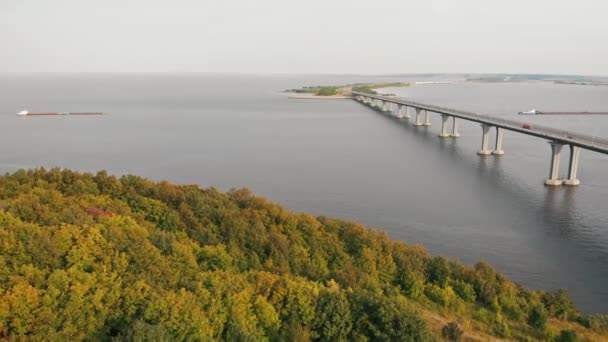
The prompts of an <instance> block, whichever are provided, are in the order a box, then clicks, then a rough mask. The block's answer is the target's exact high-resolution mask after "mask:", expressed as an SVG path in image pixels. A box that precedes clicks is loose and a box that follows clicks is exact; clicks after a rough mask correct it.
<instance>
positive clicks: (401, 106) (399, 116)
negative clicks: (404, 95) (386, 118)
mask: <svg viewBox="0 0 608 342" xmlns="http://www.w3.org/2000/svg"><path fill="white" fill-rule="evenodd" d="M403 108H405V110H407V107H406V106H404V105H401V104H400V105H397V118H399V119H401V118H402V117H403V114H401V113H402V112H403Z"/></svg>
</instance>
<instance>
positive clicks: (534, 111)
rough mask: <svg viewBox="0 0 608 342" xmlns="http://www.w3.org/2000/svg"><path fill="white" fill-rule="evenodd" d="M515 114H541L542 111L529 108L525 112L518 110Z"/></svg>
mask: <svg viewBox="0 0 608 342" xmlns="http://www.w3.org/2000/svg"><path fill="white" fill-rule="evenodd" d="M517 114H519V115H538V114H542V113H541V111H539V110H536V109H530V110H527V111H525V112H518V113H517Z"/></svg>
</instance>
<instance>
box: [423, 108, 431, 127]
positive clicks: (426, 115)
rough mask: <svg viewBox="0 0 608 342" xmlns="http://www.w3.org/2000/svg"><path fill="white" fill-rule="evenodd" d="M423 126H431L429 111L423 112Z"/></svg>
mask: <svg viewBox="0 0 608 342" xmlns="http://www.w3.org/2000/svg"><path fill="white" fill-rule="evenodd" d="M424 125H425V126H430V125H431V117H430V115H429V111H428V110H425V111H424Z"/></svg>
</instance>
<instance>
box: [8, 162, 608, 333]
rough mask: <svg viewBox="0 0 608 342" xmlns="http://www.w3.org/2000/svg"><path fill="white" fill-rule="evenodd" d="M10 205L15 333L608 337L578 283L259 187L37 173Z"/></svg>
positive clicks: (16, 184) (24, 176) (20, 181)
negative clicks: (515, 275)
mask: <svg viewBox="0 0 608 342" xmlns="http://www.w3.org/2000/svg"><path fill="white" fill-rule="evenodd" d="M0 199H2V200H1V202H0V204H1V208H2V210H0V236H2V240H3V241H6V242H8V245H7V246H9V245H10V248H8V247H7V248H2V247H1V246H0V260H4V262H3V263H2V264H0V266H1V268H0V270H2V272H0V285H1V288H2V289H4V291H3V292H0V333H1V336H4V337H7V338H8V339H19V338H21V337H25V336H27V337H29V338H34V339H36V338H42V337H44V338H48V339H50V340H80V339H85V338H86V337H87V336H95V337H96V338H98V339H111V338H115V337H117V336H118V337H119V336H131V337H133V338H134V339H138V338H139V337H144V336H145V337H147V338H148V339H156V338H157V337H159V338H160V337H163V338H164V339H169V340H183V339H195V340H196V339H228V340H232V339H233V338H231V337H232V336H241V337H242V338H243V339H255V340H263V339H266V338H268V339H271V338H273V337H274V338H276V339H279V340H310V339H311V338H312V337H316V338H320V339H327V340H361V339H363V338H369V339H387V340H416V341H433V340H438V339H440V338H441V337H443V338H446V339H451V338H453V337H454V336H461V335H463V336H465V337H467V338H468V339H469V340H470V341H484V340H488V339H496V338H502V339H516V340H524V339H525V340H528V341H541V340H542V341H545V340H551V339H553V338H554V337H556V336H559V335H560V334H562V335H563V334H569V335H577V336H579V337H582V338H587V339H589V340H594V341H599V340H605V339H608V326H606V323H607V322H606V321H607V320H608V318H607V317H605V316H602V317H600V316H595V317H594V316H583V315H581V314H580V313H579V312H578V310H577V309H576V308H575V306H574V304H573V303H572V301H571V300H570V298H569V297H568V295H567V294H566V293H565V292H563V291H551V292H545V291H532V290H527V289H524V288H522V287H521V286H519V285H518V284H515V283H513V282H512V281H510V280H508V279H507V278H506V277H505V276H504V275H502V274H500V273H498V272H497V271H496V270H494V269H493V268H492V267H491V266H490V265H489V264H487V263H485V262H478V263H477V264H475V266H474V267H471V266H467V265H464V264H462V263H460V262H458V261H454V260H448V259H446V258H444V257H437V256H432V255H430V254H429V253H427V252H426V251H425V250H424V248H422V247H421V246H411V245H407V244H405V243H403V242H397V241H395V240H391V239H389V238H387V237H386V235H385V234H383V233H381V232H378V231H374V230H370V229H368V228H366V227H364V226H362V225H360V224H357V223H353V222H347V221H342V220H338V219H332V218H327V217H314V216H312V215H310V214H306V213H294V212H291V211H289V210H286V209H285V208H284V207H282V206H279V205H277V204H275V203H273V202H271V201H269V200H267V199H265V198H262V197H258V196H255V195H254V194H252V193H251V192H250V191H249V190H246V189H237V190H232V191H230V192H227V193H223V192H220V191H218V190H216V189H214V188H207V189H202V188H199V187H197V186H193V185H174V184H171V183H169V182H166V181H164V182H153V181H150V180H147V179H144V178H141V177H138V176H133V175H127V176H123V177H121V178H116V177H114V176H111V175H108V174H107V173H106V172H104V171H102V172H98V173H97V174H87V173H85V174H82V173H78V172H73V171H70V170H60V169H52V170H50V171H47V170H44V169H34V170H20V171H17V172H16V173H14V174H10V175H5V176H0ZM49 199H52V200H49ZM42 299H44V300H42ZM164 308H171V309H170V310H165V309H164ZM24 317H26V318H27V319H23V318H24ZM176 317H179V319H176ZM144 332H145V334H144Z"/></svg>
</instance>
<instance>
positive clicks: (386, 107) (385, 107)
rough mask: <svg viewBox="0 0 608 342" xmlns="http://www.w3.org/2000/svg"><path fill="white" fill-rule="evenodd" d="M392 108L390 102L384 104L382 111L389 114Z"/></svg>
mask: <svg viewBox="0 0 608 342" xmlns="http://www.w3.org/2000/svg"><path fill="white" fill-rule="evenodd" d="M392 106H393V104H392V103H390V102H384V111H385V112H390V111H391V107H392Z"/></svg>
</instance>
